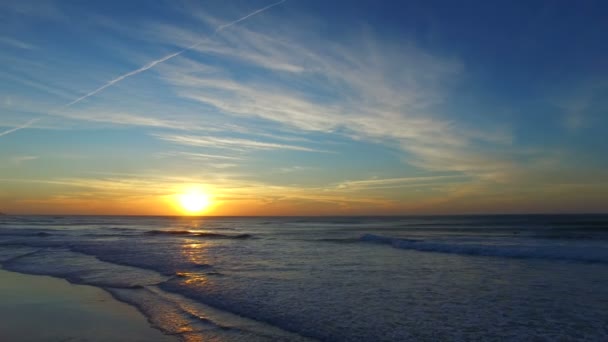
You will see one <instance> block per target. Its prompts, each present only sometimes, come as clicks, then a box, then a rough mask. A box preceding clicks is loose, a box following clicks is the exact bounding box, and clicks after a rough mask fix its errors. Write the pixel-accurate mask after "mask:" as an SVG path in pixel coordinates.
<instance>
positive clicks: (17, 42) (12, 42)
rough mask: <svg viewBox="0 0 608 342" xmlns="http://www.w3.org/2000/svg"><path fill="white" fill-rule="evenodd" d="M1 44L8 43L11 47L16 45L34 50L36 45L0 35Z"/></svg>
mask: <svg viewBox="0 0 608 342" xmlns="http://www.w3.org/2000/svg"><path fill="white" fill-rule="evenodd" d="M0 44H4V45H8V46H11V47H16V48H19V49H24V50H33V49H35V47H34V46H33V45H31V44H28V43H26V42H23V41H20V40H18V39H14V38H9V37H0Z"/></svg>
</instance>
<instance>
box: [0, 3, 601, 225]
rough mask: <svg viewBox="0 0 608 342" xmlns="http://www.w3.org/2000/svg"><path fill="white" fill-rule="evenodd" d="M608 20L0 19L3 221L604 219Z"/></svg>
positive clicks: (370, 10)
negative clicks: (197, 205) (188, 207)
mask: <svg viewBox="0 0 608 342" xmlns="http://www.w3.org/2000/svg"><path fill="white" fill-rule="evenodd" d="M606 18H608V3H607V2H605V1H575V2H573V1H388V0H387V1H341V0H335V1H321V0H284V1H278V2H276V1H272V0H268V1H267V0H248V1H244V0H225V1H224V0H222V1H220V0H208V1H181V0H176V1H104V2H101V1H94V2H93V1H70V0H65V1H50V0H49V1H30V0H19V1H13V0H4V1H2V2H0V211H2V212H5V213H11V214H12V213H14V214H116V215H126V214H128V215H174V214H180V213H183V210H182V209H183V208H180V206H179V204H178V202H179V201H177V200H176V198H178V197H176V196H180V194H184V193H189V192H192V191H198V192H200V193H204V194H206V195H207V196H208V197H209V199H210V203H211V204H210V206H209V207H208V208H207V209H206V211H205V212H204V214H207V215H410V214H471V213H488V214H490V213H492V214H495V213H506V214H509V213H594V212H598V213H599V212H602V213H606V212H608V172H606V171H607V170H608V139H607V138H606V128H607V127H608V44H606V34H607V33H608V20H606Z"/></svg>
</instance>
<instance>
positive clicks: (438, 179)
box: [336, 175, 470, 190]
mask: <svg viewBox="0 0 608 342" xmlns="http://www.w3.org/2000/svg"><path fill="white" fill-rule="evenodd" d="M469 180H470V178H469V177H466V176H462V175H450V176H420V177H398V178H380V179H364V180H354V181H345V182H341V183H339V184H338V185H337V186H336V188H338V189H349V190H363V189H383V188H399V187H411V186H429V185H433V184H435V185H437V184H446V183H454V182H457V183H462V182H467V181H469Z"/></svg>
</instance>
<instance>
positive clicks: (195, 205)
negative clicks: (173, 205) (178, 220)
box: [177, 190, 211, 214]
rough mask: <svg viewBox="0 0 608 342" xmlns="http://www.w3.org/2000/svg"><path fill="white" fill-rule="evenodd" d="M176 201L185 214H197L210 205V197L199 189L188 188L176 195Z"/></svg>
mask: <svg viewBox="0 0 608 342" xmlns="http://www.w3.org/2000/svg"><path fill="white" fill-rule="evenodd" d="M177 201H178V203H179V205H180V207H181V209H182V210H183V211H184V212H185V213H187V214H199V213H202V212H203V211H205V209H207V208H208V207H209V205H211V198H210V196H209V195H208V194H206V193H204V192H202V191H200V190H189V191H188V192H185V193H183V194H180V195H178V197H177Z"/></svg>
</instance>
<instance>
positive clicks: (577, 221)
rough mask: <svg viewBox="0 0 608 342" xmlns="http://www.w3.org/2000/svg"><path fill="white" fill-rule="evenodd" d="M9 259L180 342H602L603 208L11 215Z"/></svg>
mask: <svg viewBox="0 0 608 342" xmlns="http://www.w3.org/2000/svg"><path fill="white" fill-rule="evenodd" d="M0 264H1V265H2V267H3V268H5V269H7V270H10V271H16V272H21V273H28V274H43V275H50V276H54V277H59V278H64V279H67V280H68V281H70V282H72V283H77V284H88V285H93V286H97V287H100V288H103V289H104V290H106V291H108V292H109V293H110V294H111V295H112V296H113V297H114V298H116V299H118V300H120V301H123V302H126V303H128V304H130V305H133V306H135V307H136V308H137V309H138V310H139V311H141V312H142V313H143V314H144V315H145V316H146V317H147V318H148V320H149V321H150V322H151V324H153V325H154V326H155V327H157V328H158V329H161V330H162V331H163V332H165V333H167V334H171V335H175V336H177V337H180V338H181V339H182V340H184V341H608V215H525V216H524V215H508V216H424V217H422V216H410V217H249V218H243V217H200V218H199V217H118V216H2V217H0Z"/></svg>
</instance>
